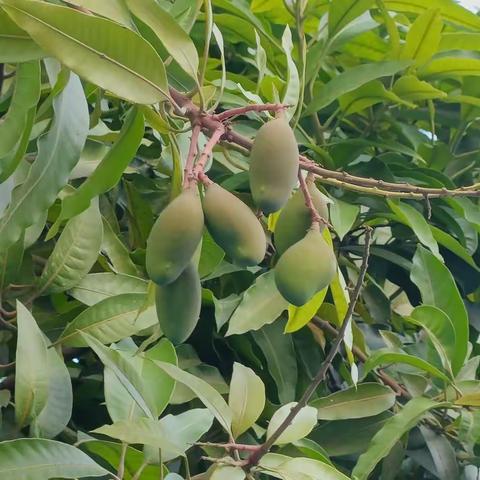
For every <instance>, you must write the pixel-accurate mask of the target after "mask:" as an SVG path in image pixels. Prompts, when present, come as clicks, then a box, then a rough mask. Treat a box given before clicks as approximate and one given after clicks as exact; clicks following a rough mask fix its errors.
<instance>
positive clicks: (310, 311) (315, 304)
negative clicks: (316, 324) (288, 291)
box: [285, 288, 328, 333]
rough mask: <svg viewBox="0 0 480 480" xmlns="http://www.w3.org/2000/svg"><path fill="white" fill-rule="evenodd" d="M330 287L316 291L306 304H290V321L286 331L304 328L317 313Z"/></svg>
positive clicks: (290, 331) (291, 331)
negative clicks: (298, 305)
mask: <svg viewBox="0 0 480 480" xmlns="http://www.w3.org/2000/svg"><path fill="white" fill-rule="evenodd" d="M327 292H328V288H324V289H323V290H320V291H319V292H318V293H316V294H315V295H314V296H313V297H312V298H311V299H310V300H309V301H308V302H307V303H306V304H305V305H302V306H301V307H297V306H295V305H289V306H288V322H287V325H286V327H285V333H293V332H296V331H297V330H300V329H301V328H303V327H304V326H305V325H306V324H307V323H308V322H310V320H311V319H312V318H313V317H314V316H315V315H316V313H317V311H318V309H319V308H320V306H321V305H322V303H323V301H324V299H325V296H326V295H327Z"/></svg>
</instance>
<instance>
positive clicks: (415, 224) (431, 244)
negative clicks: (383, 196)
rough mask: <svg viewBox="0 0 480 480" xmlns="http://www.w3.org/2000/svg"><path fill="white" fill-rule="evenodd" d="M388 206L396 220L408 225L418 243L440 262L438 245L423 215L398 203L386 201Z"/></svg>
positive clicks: (409, 206) (406, 205)
mask: <svg viewBox="0 0 480 480" xmlns="http://www.w3.org/2000/svg"><path fill="white" fill-rule="evenodd" d="M387 202H388V206H389V207H390V209H391V210H392V211H393V212H394V213H395V216H396V217H397V219H398V220H399V221H400V222H401V223H404V224H405V225H408V226H409V227H410V228H411V229H412V230H413V232H414V233H415V235H416V236H417V238H418V239H419V240H420V242H421V243H422V244H423V245H425V246H426V247H428V248H429V249H430V250H431V251H432V253H433V254H434V255H435V256H436V257H437V258H438V259H440V260H443V259H442V256H441V255H440V252H439V250H438V244H437V241H436V240H435V238H434V237H433V234H432V231H431V230H430V226H429V224H428V223H427V221H426V220H425V218H424V217H423V215H422V214H421V213H420V212H419V211H418V210H417V209H416V208H414V207H412V206H411V205H408V204H407V203H404V202H400V201H393V200H387Z"/></svg>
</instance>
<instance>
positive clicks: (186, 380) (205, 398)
mask: <svg viewBox="0 0 480 480" xmlns="http://www.w3.org/2000/svg"><path fill="white" fill-rule="evenodd" d="M155 364H156V365H158V366H159V367H160V368H161V369H162V370H163V371H164V372H165V373H167V374H168V375H170V376H171V377H172V378H173V379H174V380H176V381H177V382H180V383H182V384H183V385H185V386H186V387H188V388H189V389H190V390H192V391H193V392H194V393H195V395H196V396H197V397H198V398H199V399H200V400H201V401H202V403H203V404H204V405H205V406H206V407H207V408H208V409H209V410H210V411H211V412H212V414H213V415H214V416H215V418H216V419H217V420H218V422H219V423H220V425H222V427H223V428H224V429H225V430H226V431H227V432H228V433H231V432H230V430H231V425H232V411H231V410H230V407H229V406H228V405H227V404H226V403H225V400H224V399H223V398H222V396H221V395H220V394H219V393H218V392H217V391H216V390H215V389H214V388H213V387H212V386H211V385H209V384H208V383H207V382H205V381H203V380H201V379H200V378H198V377H195V376H194V375H192V374H191V373H188V372H185V371H184V370H182V369H180V368H178V367H176V366H175V365H170V364H168V363H165V362H158V361H156V362H155Z"/></svg>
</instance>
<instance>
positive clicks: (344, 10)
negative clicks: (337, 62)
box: [328, 0, 374, 38]
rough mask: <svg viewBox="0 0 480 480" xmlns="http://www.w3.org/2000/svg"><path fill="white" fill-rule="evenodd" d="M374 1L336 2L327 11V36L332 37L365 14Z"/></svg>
mask: <svg viewBox="0 0 480 480" xmlns="http://www.w3.org/2000/svg"><path fill="white" fill-rule="evenodd" d="M373 4H374V0H336V1H335V4H330V8H329V11H328V35H329V37H330V38H332V37H334V36H335V35H336V34H337V33H338V32H340V30H342V28H344V27H345V26H347V25H348V24H349V23H351V22H352V21H353V20H355V19H356V18H358V17H359V16H360V15H362V14H363V13H365V12H366V11H367V10H368V9H369V8H370V7H372V6H373Z"/></svg>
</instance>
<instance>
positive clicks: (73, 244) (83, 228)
mask: <svg viewBox="0 0 480 480" xmlns="http://www.w3.org/2000/svg"><path fill="white" fill-rule="evenodd" d="M102 236H103V226H102V219H101V217H100V210H99V208H98V201H95V202H93V203H92V204H91V206H90V208H88V209H87V210H85V211H84V212H83V213H81V214H80V215H77V216H76V217H74V218H72V219H71V220H70V221H69V222H68V223H67V224H66V226H65V228H64V229H63V232H62V234H61V235H60V238H59V239H58V242H57V244H56V245H55V248H54V249H53V252H52V254H51V255H50V257H49V259H48V262H47V265H46V266H45V269H44V270H43V273H42V276H41V277H40V280H39V284H38V294H47V293H59V292H64V291H65V290H68V289H70V288H72V287H74V286H75V285H76V284H77V283H78V282H79V281H80V280H81V279H82V278H83V277H85V275H87V273H88V272H89V271H90V269H91V268H92V267H93V265H94V264H95V262H96V261H97V258H98V254H99V252H100V245H101V244H102Z"/></svg>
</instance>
